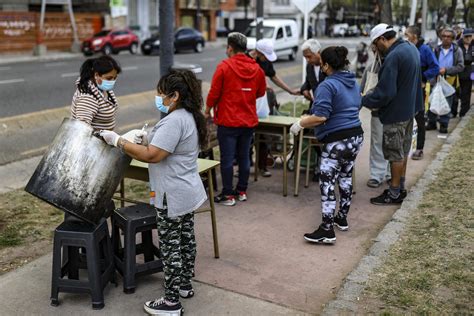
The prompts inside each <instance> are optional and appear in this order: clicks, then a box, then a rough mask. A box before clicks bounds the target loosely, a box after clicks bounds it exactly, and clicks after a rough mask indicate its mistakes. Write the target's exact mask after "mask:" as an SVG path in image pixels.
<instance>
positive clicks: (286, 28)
mask: <svg viewBox="0 0 474 316" xmlns="http://www.w3.org/2000/svg"><path fill="white" fill-rule="evenodd" d="M285 31H286V36H288V37H291V36H293V34H292V33H291V26H289V25H287V26H285Z"/></svg>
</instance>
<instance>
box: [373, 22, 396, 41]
mask: <svg viewBox="0 0 474 316" xmlns="http://www.w3.org/2000/svg"><path fill="white" fill-rule="evenodd" d="M390 31H394V29H393V26H391V25H388V24H386V23H380V24H377V25H376V26H374V28H373V29H372V30H371V31H370V42H371V43H373V42H374V41H375V40H376V39H377V38H379V37H380V36H382V35H384V34H385V33H387V32H390Z"/></svg>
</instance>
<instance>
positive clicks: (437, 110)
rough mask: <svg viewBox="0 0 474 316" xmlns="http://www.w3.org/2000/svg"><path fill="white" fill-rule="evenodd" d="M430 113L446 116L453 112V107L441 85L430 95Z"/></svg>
mask: <svg viewBox="0 0 474 316" xmlns="http://www.w3.org/2000/svg"><path fill="white" fill-rule="evenodd" d="M430 111H431V112H433V113H434V114H436V115H446V114H448V113H450V112H451V107H450V106H449V104H448V101H446V97H445V96H444V93H443V88H442V86H441V85H440V84H437V85H436V87H434V89H433V92H431V95H430Z"/></svg>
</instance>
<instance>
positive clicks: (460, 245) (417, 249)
mask: <svg viewBox="0 0 474 316" xmlns="http://www.w3.org/2000/svg"><path fill="white" fill-rule="evenodd" d="M472 157H474V120H473V119H471V122H470V124H468V125H467V126H466V128H465V129H464V131H463V133H462V137H461V140H460V141H459V142H458V143H457V145H456V146H455V147H454V148H453V150H452V151H451V152H450V154H449V156H448V157H447V158H446V160H445V161H444V164H443V167H442V169H441V170H440V172H439V174H438V177H437V178H436V180H435V181H434V182H433V183H432V184H431V185H430V187H429V188H428V190H427V191H426V192H425V194H424V196H423V200H422V202H421V203H420V204H419V207H418V209H417V210H415V211H414V212H413V213H412V218H411V219H410V221H409V223H408V224H407V227H406V230H405V232H404V233H403V235H402V236H400V239H399V240H398V241H397V242H396V244H395V245H394V246H393V247H392V249H391V250H390V253H389V256H388V257H387V259H386V261H385V263H384V264H383V265H382V266H381V267H380V268H379V269H378V270H377V271H376V273H375V274H374V276H372V277H371V279H370V281H369V285H368V287H367V290H366V291H365V293H364V298H363V301H366V302H376V303H375V304H368V305H366V307H365V308H366V310H367V311H368V312H375V313H379V314H380V313H383V314H400V313H403V314H405V313H408V314H412V313H415V314H472V313H473V307H472V306H473V305H472V303H471V297H472V293H474V269H473V266H474V265H473V262H474V254H473V246H474V243H473V240H474V230H473V228H474V221H473V210H474V185H473V183H474V168H472Z"/></svg>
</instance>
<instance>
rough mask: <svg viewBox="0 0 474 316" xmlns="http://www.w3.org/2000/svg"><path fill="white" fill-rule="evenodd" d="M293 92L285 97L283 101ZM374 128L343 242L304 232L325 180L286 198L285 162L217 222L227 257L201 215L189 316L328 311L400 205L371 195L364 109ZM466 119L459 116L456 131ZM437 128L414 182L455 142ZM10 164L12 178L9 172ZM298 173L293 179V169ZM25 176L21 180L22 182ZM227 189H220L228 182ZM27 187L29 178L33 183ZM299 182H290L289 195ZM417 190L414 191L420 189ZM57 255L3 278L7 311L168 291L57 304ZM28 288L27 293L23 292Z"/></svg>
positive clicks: (109, 303)
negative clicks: (52, 300) (53, 300)
mask: <svg viewBox="0 0 474 316" xmlns="http://www.w3.org/2000/svg"><path fill="white" fill-rule="evenodd" d="M288 100H292V97H287V96H284V95H281V98H280V95H279V101H280V102H281V103H285V101H288ZM361 118H362V121H363V127H364V130H365V131H366V133H365V142H364V146H363V150H362V152H361V153H360V155H359V157H358V160H357V165H356V188H355V189H356V192H357V194H356V195H355V196H354V200H353V204H352V206H351V213H350V214H349V221H350V225H351V228H350V230H349V231H347V232H336V235H337V243H336V245H334V246H324V245H314V244H309V243H306V242H305V241H304V240H303V238H302V235H303V234H304V233H306V232H309V231H312V230H313V229H314V228H315V227H316V226H317V224H319V222H320V216H321V215H320V207H319V203H320V201H319V198H320V196H319V186H318V185H317V184H316V183H310V186H309V188H304V187H303V182H304V179H301V182H300V195H299V196H298V197H293V196H292V195H291V194H290V195H289V196H288V197H283V196H282V195H281V181H282V174H281V166H278V167H276V168H275V169H273V170H272V177H271V178H260V179H259V181H258V182H254V181H253V180H252V179H251V180H250V181H249V190H248V195H249V201H247V202H244V203H239V204H238V205H237V206H235V207H223V206H217V227H218V234H219V246H220V249H221V258H220V259H214V258H213V250H212V232H211V229H210V225H209V222H210V221H209V216H208V215H207V214H199V215H197V216H196V237H197V243H198V257H197V262H196V278H195V280H196V282H195V285H196V296H195V298H193V299H191V300H189V301H186V300H183V305H184V307H185V309H186V313H187V314H189V315H306V314H320V313H321V312H322V311H323V309H324V307H325V306H326V304H327V303H328V302H329V301H331V300H333V299H334V298H335V297H336V293H337V292H338V290H339V289H340V288H341V287H342V286H343V285H344V283H343V282H344V279H345V278H346V276H348V275H349V274H350V273H351V271H353V270H354V268H356V267H357V266H358V265H359V263H360V262H361V259H362V258H363V257H364V256H365V255H366V254H367V252H368V249H369V248H370V247H371V246H372V245H373V244H374V240H375V239H376V238H377V236H378V234H379V232H380V231H381V230H382V229H383V228H384V226H386V224H387V223H389V222H390V221H391V219H392V215H393V214H394V212H396V211H397V209H398V208H397V207H396V206H389V207H380V206H375V205H371V204H370V203H369V198H370V197H373V196H376V195H378V194H379V193H381V192H382V190H383V189H385V188H384V187H380V188H379V189H370V188H368V187H367V186H366V185H365V183H366V182H367V180H368V150H369V143H370V128H369V126H368V124H369V121H370V113H369V111H367V110H365V109H364V110H362V111H361ZM457 122H458V119H454V120H452V123H451V124H450V125H451V126H450V127H451V128H454V127H455V126H456V125H457ZM437 136H438V133H437V132H428V133H427V142H426V143H427V145H426V148H425V158H424V160H421V161H412V160H411V161H410V162H409V166H408V168H409V173H408V179H407V182H408V187H411V186H413V185H414V184H415V183H416V181H417V179H418V178H419V177H420V176H421V175H422V174H423V173H424V171H425V169H427V167H428V166H429V165H430V163H431V161H432V159H433V158H434V157H435V155H436V153H437V152H438V150H439V148H440V147H441V145H442V144H443V143H445V142H446V141H449V139H450V138H448V139H447V140H446V139H441V138H438V137H437ZM36 163H37V160H34V159H32V160H31V161H29V162H18V163H16V164H15V165H13V164H10V165H6V166H1V167H0V176H1V178H2V181H1V187H4V186H5V185H6V184H7V183H10V182H11V180H12V179H15V178H18V176H19V175H21V174H23V176H24V178H25V179H28V176H27V174H28V172H29V173H32V172H33V171H34V168H35V167H36ZM7 169H8V170H9V173H10V175H9V176H8V177H6V176H5V174H6V173H5V171H6V170H7ZM289 178H290V179H292V178H293V177H292V175H291V174H290V177H289ZM20 182H21V181H20ZM218 183H219V186H220V182H218ZM23 185H24V182H23ZM292 188H293V183H292V182H291V181H290V182H289V192H292ZM416 194H418V193H417V192H410V194H409V195H416ZM50 276H51V255H50V254H49V255H46V256H44V257H41V258H39V259H37V260H35V261H33V262H31V263H29V264H27V265H26V266H24V267H22V268H19V269H18V270H16V271H13V272H11V273H8V274H6V275H4V276H1V277H0V306H2V311H3V313H4V314H6V315H18V314H32V313H33V314H39V315H60V314H73V315H75V314H78V315H79V314H80V315H89V314H92V313H94V314H98V313H101V314H104V315H137V314H143V310H142V304H143V302H144V301H145V300H148V299H152V298H154V297H157V296H159V295H161V294H162V293H163V288H162V281H163V280H162V274H155V275H153V276H149V277H144V278H141V279H139V281H138V286H137V291H136V293H135V294H132V295H125V294H123V292H122V288H121V285H122V284H121V281H120V280H119V287H118V288H114V287H113V286H111V285H109V286H108V287H107V288H106V290H105V308H104V309H103V310H102V311H100V312H93V311H92V310H91V307H90V298H89V296H88V295H72V294H60V301H61V305H60V306H59V307H56V308H53V307H50V306H49V291H50ZM19 293H21V295H19Z"/></svg>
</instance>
